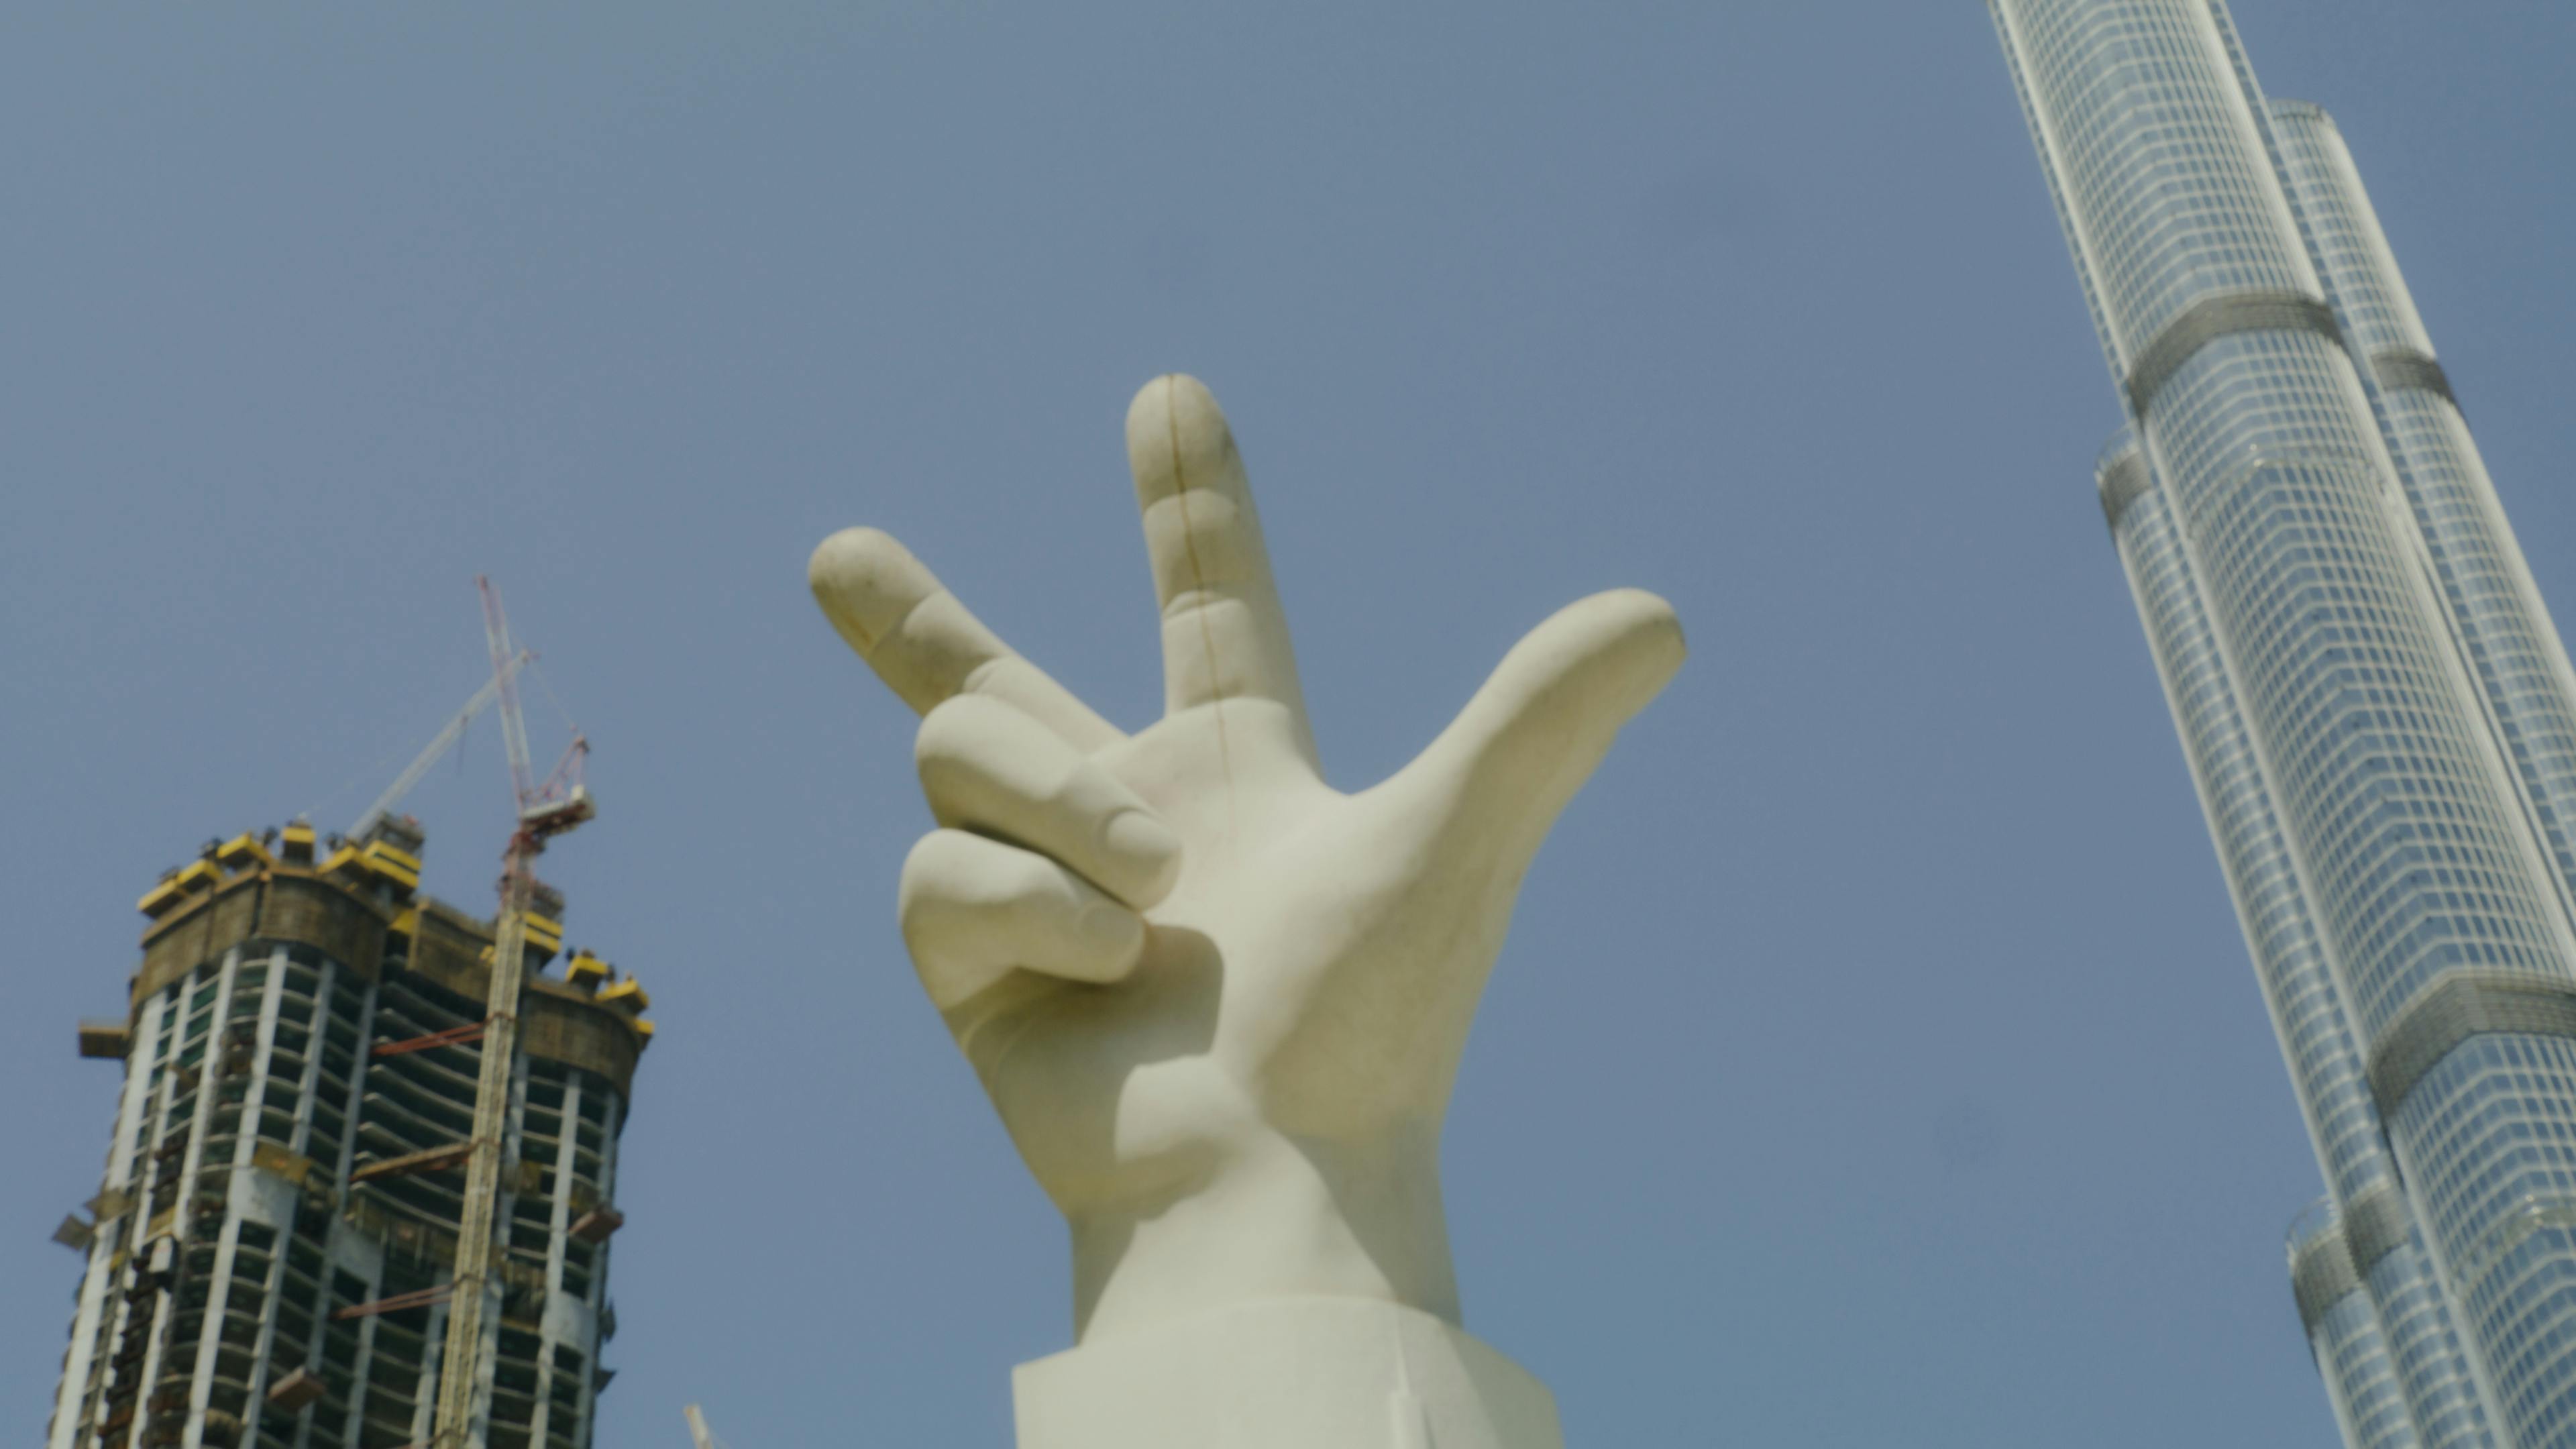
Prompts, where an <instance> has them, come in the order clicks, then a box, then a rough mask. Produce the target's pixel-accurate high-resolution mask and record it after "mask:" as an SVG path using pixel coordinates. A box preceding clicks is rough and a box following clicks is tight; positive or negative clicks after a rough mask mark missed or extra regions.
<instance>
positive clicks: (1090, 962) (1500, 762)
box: [811, 377, 1682, 1338]
mask: <svg viewBox="0 0 2576 1449" xmlns="http://www.w3.org/2000/svg"><path fill="white" fill-rule="evenodd" d="M1127 445H1128V453H1129V459H1130V463H1131V466H1132V468H1133V470H1134V473H1135V478H1136V487H1137V493H1138V498H1139V502H1140V503H1141V504H1142V506H1143V508H1144V521H1145V534H1146V541H1147V545H1148V551H1149V553H1150V554H1151V556H1152V562H1153V571H1154V582H1155V590H1156V593H1157V595H1158V597H1159V599H1160V601H1161V604H1162V611H1163V650H1164V663H1165V677H1166V693H1167V710H1166V713H1165V715H1164V717H1163V719H1162V720H1161V721H1160V722H1159V723H1157V724H1155V725H1153V726H1152V727H1150V728H1148V729H1146V730H1144V731H1142V732H1141V733H1139V734H1136V735H1133V736H1128V735H1123V734H1121V733H1120V732H1119V731H1118V730H1117V729H1115V728H1113V727H1112V726H1110V725H1109V724H1108V723H1106V722H1105V721H1103V720H1102V719H1101V718H1100V717H1099V716H1098V715H1097V714H1094V713H1093V712H1092V711H1091V710H1090V709H1089V708H1087V707H1086V706H1084V705H1083V704H1082V703H1081V702H1080V701H1079V700H1077V699H1075V698H1074V697H1073V696H1072V695H1071V694H1069V693H1067V692H1066V691H1065V690H1064V689H1063V688H1062V687H1061V686H1059V685H1057V684H1056V683H1055V682H1054V681H1052V680H1050V679H1048V678H1047V677H1046V676H1045V675H1043V674H1042V673H1040V672H1039V671H1038V670H1037V669H1036V668H1034V667H1033V666H1031V665H1030V664H1029V663H1027V662H1026V661H1025V660H1023V659H1021V658H1019V657H1018V656H1017V655H1015V654H1012V653H1011V652H1010V651H1009V650H1008V649H1007V648H1005V647H1004V646H1003V645H1002V644H1001V642H1000V641H999V640H997V639H995V638H994V637H993V636H992V635H991V634H990V633H989V632H987V631H986V630H985V629H984V627H983V626H982V625H981V624H979V623H977V622H976V621H975V619H974V618H973V617H972V616H971V615H969V614H968V613H967V612H966V611H965V609H964V608H963V607H962V606H961V605H959V604H958V603H957V601H956V600H955V598H954V597H953V596H951V595H950V594H948V593H947V592H946V591H945V590H944V589H942V588H941V587H940V585H939V583H938V581H937V580H936V579H934V578H933V577H932V576H931V575H930V573H929V571H928V570H926V569H924V568H923V567H922V566H921V565H920V564H919V563H918V562H916V561H915V560H914V559H913V558H912V556H911V555H910V554H908V553H906V552H905V551H904V550H903V548H902V546H901V545H899V544H897V543H895V542H894V540H892V539H890V538H888V537H886V536H885V535H884V534H881V533H875V532H872V531H869V530H865V529H852V530H848V531H846V532H843V533H840V534H836V535H834V536H833V537H832V538H830V539H828V540H826V541H825V542H824V544H823V545H822V547H820V548H819V549H817V550H816V551H815V554H814V561H813V565H812V570H811V579H812V583H813V586H814V592H815V596H816V598H817V599H818V600H819V601H820V602H821V603H822V605H823V609H824V612H825V613H826V614H827V615H828V616H829V617H830V618H831V620H832V622H833V624H834V625H835V626H836V627H837V628H838V629H839V631H840V632H841V634H842V636H843V637H844V638H845V639H847V640H848V641H849V643H850V644H851V646H852V647H853V648H855V649H856V650H857V651H858V652H859V654H860V655H861V656H862V657H863V658H865V659H866V660H867V662H868V663H869V664H870V665H871V666H873V667H874V668H875V670H876V671H877V673H878V674H879V675H880V676H881V677H882V678H883V679H884V680H885V682H886V683H887V684H888V685H889V686H890V687H891V688H892V689H893V690H894V691H895V693H896V694H898V695H900V696H902V697H903V699H904V700H905V701H906V702H907V703H909V704H911V705H912V706H913V707H914V708H916V709H918V710H921V711H922V712H923V713H924V714H925V716H926V717H925V718H924V720H923V721H922V726H921V733H920V737H919V744H918V751H917V755H918V761H919V764H920V769H921V776H922V783H923V787H924V789H925V791H926V792H927V794H928V796H929V798H930V804H931V809H932V813H933V814H934V816H935V817H936V818H937V820H938V823H939V825H940V827H941V828H939V829H938V830H935V831H933V832H932V833H931V834H930V835H928V836H926V837H924V838H923V839H922V841H921V842H920V844H919V845H918V846H916V847H915V849H914V850H913V853H912V856H911V858H910V859H909V860H908V861H907V862H906V863H905V867H904V873H903V883H902V887H901V914H902V922H903V930H904V938H905V942H906V944H907V945H908V946H909V947H910V949H911V952H912V955H913V960H914V963H915V965H916V966H917V967H918V968H919V970H920V973H921V977H922V981H923V983H924V985H925V986H926V987H927V988H928V989H929V992H930V995H931V999H932V1000H933V1001H934V1002H935V1003H937V1005H938V1006H939V1007H940V1009H941V1011H942V1012H943V1014H944V1015H945V1017H946V1019H947V1021H948V1023H949V1026H950V1028H951V1029H952V1030H953V1031H954V1032H955V1033H956V1036H957V1039H958V1042H959V1045H960V1046H961V1047H962V1048H963V1049H964V1050H965V1053H966V1056H967V1058H968V1059H969V1060H970V1061H971V1062H972V1063H973V1064H974V1067H975V1070H976V1073H977V1074H978V1076H980V1077H981V1078H982V1080H983V1082H984V1085H985V1088H986V1090H987V1091H988V1092H990V1094H991V1095H992V1098H993V1102H994V1105H995V1107H996V1108H997V1109H998V1110H999V1111H1000V1113H1001V1116H1002V1120H1003V1122H1004V1123H1005V1125H1006V1126H1007V1127H1008V1128H1009V1130H1010V1132H1011V1136H1012V1139H1013V1141H1014V1142H1016V1143H1017V1144H1018V1146H1019V1149H1020V1153H1021V1155H1022V1157H1023V1158H1024V1159H1025V1160H1026V1161H1027V1163H1028V1166H1029V1169H1030V1171H1031V1172H1032V1173H1034V1174H1035V1175H1036V1177H1037V1179H1038V1182H1039V1183H1040V1184H1041V1185H1042V1186H1043V1187H1044V1188H1045V1189H1046V1191H1047V1193H1048V1195H1049V1196H1050V1197H1051V1198H1052V1199H1053V1200H1054V1202H1055V1204H1056V1206H1057V1207H1058V1208H1059V1209H1060V1210H1061V1211H1062V1212H1063V1213H1064V1215H1065V1217H1066V1219H1067V1221H1068V1222H1069V1223H1070V1225H1071V1227H1072V1230H1073V1238H1074V1255H1075V1291H1076V1320H1077V1324H1078V1326H1079V1330H1080V1332H1081V1333H1082V1334H1083V1335H1084V1336H1085V1337H1086V1338H1088V1337H1089V1336H1091V1335H1093V1334H1098V1333H1104V1332H1113V1331H1117V1330H1119V1329H1122V1328H1126V1327H1132V1326H1138V1325H1142V1324H1145V1323H1151V1322H1158V1321H1162V1320H1166V1319H1170V1318H1173V1317H1177V1316H1179V1315H1181V1314H1184V1313H1188V1312H1193V1311H1197V1310H1201V1309H1206V1308H1212V1307H1217V1306H1221V1305H1224V1304H1229V1303H1235V1302H1241V1301H1246V1300H1251V1299H1260V1298H1276V1297H1283V1296H1296V1295H1308V1294H1333V1295H1356V1296H1363V1297H1375V1298H1385V1299H1392V1300H1394V1301H1397V1302H1401V1303H1406V1304H1410V1305H1412V1306H1415V1307H1418V1308H1422V1309H1425V1310H1427V1311H1430V1312H1433V1313H1436V1314H1439V1315H1441V1316H1442V1317H1445V1318H1448V1319H1449V1320H1451V1321H1452V1322H1454V1321H1456V1319H1457V1316H1458V1315H1457V1289H1456V1284H1455V1281H1454V1277H1453V1275H1452V1272H1451V1269H1450V1265H1449V1252H1448V1245H1447V1238H1446V1229H1445V1226H1444V1224H1443V1221H1442V1213H1441V1206H1440V1193H1439V1176H1438V1155H1439V1135H1440V1123H1441V1118H1442V1116H1443V1113H1444V1112H1445V1110H1446V1107H1447V1102H1448V1096H1449V1090H1450V1084H1451V1081H1452V1079H1453V1077H1454V1075H1455V1073H1456V1069H1457V1065H1458V1059H1459V1054H1460V1051H1461V1050H1462V1048H1463V1047H1464V1045H1465V1042H1466V1036H1467V1028H1468V1025H1469V1023H1470V1021H1471V1019H1472V1017H1473V1015H1474V1011H1475V1004H1476V1000H1477V997H1478V996H1479V994H1480V993H1481V992H1482V990H1483V987H1484V982H1485V978H1486V975H1487V973H1488V972H1489V971H1490V970H1491V968H1492V965H1493V961H1494V957H1495V954H1496V952H1497V951H1498V950H1499V949H1500V947H1501V944H1502V939H1503V932H1504V929H1505V927H1506V926H1507V925H1508V924H1509V920H1510V915H1511V906H1512V899H1513V896H1514V895H1515V893H1516V892H1517V891H1518V889H1519V885H1520V878H1521V875H1522V873H1523V871H1524V869H1525V868H1526V867H1527V865H1528V863H1529V860H1530V857H1531V856H1532V854H1533V853H1534V852H1535V851H1536V850H1537V848H1538V845H1539V842H1540V840H1541V838H1542V837H1543V836H1544V835H1545V834H1546V832H1547V829H1548V827H1549V826H1550V824H1552V823H1553V821H1554V819H1555V817H1556V815H1557V813H1558V811H1559V810H1560V809H1561V808H1562V807H1563V806H1564V804H1565V803H1566V801H1567V800H1568V799H1569V798H1571V797H1572V795H1573V793H1574V791H1575V790H1576V789H1577V788H1578V787H1579V786H1580V785H1581V784H1582V783H1583V780H1584V779H1585V778H1586V777H1587V776H1588V775H1590V773H1591V772H1592V769H1593V767H1594V766H1595V765H1596V764H1597V763H1599V761H1600V759H1601V756H1602V754H1603V753H1604V752H1605V751H1606V750H1607V749H1608V748H1609V744H1610V741H1611V738H1612V736H1613V735H1614V734H1615V733H1616V732H1617V730H1618V728H1619V726H1620V725H1621V724H1622V723H1624V722H1625V721H1626V720H1627V719H1628V717H1629V716H1630V715H1632V714H1634V713H1635V712H1636V711H1637V710H1638V709H1640V708H1642V707H1643V706H1644V705H1645V704H1646V702H1647V701H1648V700H1650V699H1652V698H1653V697H1654V695H1655V694H1656V693H1657V692H1658V691H1659V690H1661V689H1662V687H1663V685H1664V683H1665V681H1666V680H1668V679H1669V678H1670V677H1671V676H1672V673H1673V671H1674V670H1675V669H1676V668H1678V667H1679V665H1680V662H1681V658H1682V642H1681V633H1680V630H1679V628H1678V626H1677V625H1676V624H1675V623H1674V620H1673V616H1672V612H1671V610H1670V609H1669V608H1668V607H1667V606H1666V605H1665V604H1664V602H1663V601H1662V600H1660V599H1657V598H1655V597H1654V596H1652V595H1650V594H1644V593H1639V592H1636V591H1633V590H1629V591H1619V592H1613V593H1606V594H1599V595H1595V596H1593V597H1591V598H1588V599H1585V600H1583V601H1581V602H1579V603H1576V604H1574V605H1571V606H1569V607H1568V608H1566V609H1564V610H1563V611H1561V612H1559V613H1558V614H1557V615H1556V616H1555V617H1553V618H1551V619H1549V620H1548V621H1547V622H1546V623H1544V624H1542V625H1540V626H1539V627H1538V629H1536V630H1535V631H1533V632H1532V633H1531V634H1530V635H1529V636H1528V637H1527V638H1525V639H1523V640H1522V641H1521V643H1520V644H1519V645H1518V646H1516V647H1515V648H1514V649H1513V650H1512V651H1511V653H1510V654H1509V656H1508V657H1506V658H1505V659H1504V661H1503V663H1502V665H1501V666H1500V667H1499V668H1498V669H1497V670H1496V671H1495V672H1494V675H1493V677H1492V678H1491V679H1490V680H1489V681H1488V682H1487V683H1486V684H1485V686H1484V688H1483V689H1482V690H1480V691H1479V692H1478V693H1477V695H1476V697H1475V698H1474V699H1473V700H1472V701H1471V702H1470V703H1469V704H1468V706H1467V708H1466V709H1465V710H1464V711H1463V712H1462V713H1461V714H1460V715H1459V716H1458V718H1457V720H1456V722H1454V723H1453V724H1451V725H1450V727H1449V728H1448V729H1447V730H1446V731H1444V732H1443V733H1442V734H1441V736H1440V737H1439V738H1438V739H1437V740H1436V741H1434V742H1433V743H1432V745H1431V746H1430V747H1429V748H1428V749H1427V750H1425V751H1424V752H1423V754H1422V755H1421V757H1420V758H1418V759H1417V760H1415V761H1414V762H1413V763H1412V764H1411V765H1409V766H1408V767H1406V768H1405V769H1404V770H1403V771H1401V772H1399V773H1398V774H1397V775H1395V776H1394V777H1393V778H1391V779H1389V780H1387V781H1386V782H1385V783H1383V784H1381V785H1378V786H1377V787H1375V788H1374V789H1370V790H1366V791H1363V792H1361V793H1359V794H1356V795H1344V794H1341V793H1339V792H1337V791H1335V790H1333V789H1332V788H1331V787H1329V786H1327V785H1326V784H1325V783H1324V781H1323V779H1322V777H1321V775H1320V773H1319V771H1318V768H1317V764H1316V758H1315V749H1314V744H1313V741H1312V738H1311V736H1310V735H1309V733H1308V729H1307V724H1306V717H1305V710H1304V705H1303V701H1302V699H1301V695H1300V690H1299V686H1298V683H1297V672H1296V663H1295V660H1294V658H1293V656H1292V654H1291V652H1290V648H1289V642H1288V631H1287V624H1286V621H1285V619H1284V618H1283V617H1282V616H1281V614H1280V610H1279V603H1278V597H1277V593H1276V591H1275V589H1274V588H1273V586H1272V583H1271V576H1270V567H1269V560H1268V557H1267V555H1266V553H1265V551H1264V549H1263V546H1262V542H1261V531H1260V524H1259V522H1258V520H1257V518H1256V517H1255V515H1254V513H1253V508H1252V498H1251V494H1250V493H1249V491H1248V490H1247V487H1246V484H1245V481H1244V476H1243V469H1242V464H1241V461H1240V459H1239V458H1238V457H1237V455H1236V452H1235V447H1234V440H1233V437H1232V436H1231V434H1230V433H1229V432H1228V430H1227V428H1226V424H1225V419H1224V416H1223V414H1221V413H1220V412H1219V411H1218V410H1217V407H1216V402H1215V400H1214V399H1213V398H1212V397H1210V396H1209V395H1208V392H1207V390H1206V389H1205V388H1204V387H1202V386H1200V385H1199V384H1198V383H1197V382H1196V381H1194V380H1192V379H1189V378H1185V377H1167V378H1158V379H1156V380H1155V381H1153V382H1151V383H1149V384H1147V385H1146V387H1145V389H1144V391H1143V392H1142V393H1140V394H1138V396H1137V399H1136V402H1135V404H1134V406H1133V407H1132V408H1131V409H1130V410H1129V413H1128V418H1127Z"/></svg>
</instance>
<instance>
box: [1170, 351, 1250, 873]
mask: <svg viewBox="0 0 2576 1449" xmlns="http://www.w3.org/2000/svg"><path fill="white" fill-rule="evenodd" d="M1179 390H1180V389H1179V385H1178V384H1176V383H1175V382H1173V380H1172V379H1171V377H1170V376H1169V375H1166V376H1165V377H1164V378H1163V431H1164V435H1165V437H1166V438H1167V439H1168V440H1169V442H1170V444H1171V449H1172V501H1173V502H1175V503H1177V504H1179V505H1180V509H1181V556H1182V557H1183V558H1184V559H1186V560H1188V562H1189V566H1190V589H1191V591H1192V592H1194V593H1198V594H1201V595H1204V594H1206V593H1207V592H1208V586H1207V570H1206V569H1204V568H1202V567H1201V566H1200V564H1199V543H1198V531H1197V530H1196V529H1195V528H1194V527H1192V526H1191V523H1190V476H1189V470H1188V469H1187V468H1186V467H1185V466H1183V464H1182V462H1181V414H1180V409H1179V408H1177V407H1175V406H1173V394H1174V393H1176V392H1178V391H1179ZM1195 612H1196V614H1197V616H1198V625H1199V650H1200V653H1201V655H1202V657H1204V658H1205V660H1206V661H1207V673H1208V704H1209V706H1210V708H1211V710H1212V711H1213V713H1214V714H1215V717H1216V768H1217V774H1218V776H1219V777H1220V778H1222V779H1223V780H1224V781H1225V809H1226V823H1227V830H1226V833H1227V834H1228V835H1232V834H1233V833H1234V830H1233V823H1234V752H1233V750H1232V749H1231V748H1230V746H1229V744H1228V741H1227V740H1226V735H1225V676H1224V675H1223V674H1221V673H1219V672H1218V670H1217V667H1216V629H1215V626H1213V625H1211V624H1210V623H1209V622H1208V610H1207V605H1206V604H1205V603H1201V604H1200V605H1199V607H1198V608H1197V610H1196V611H1195Z"/></svg>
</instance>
